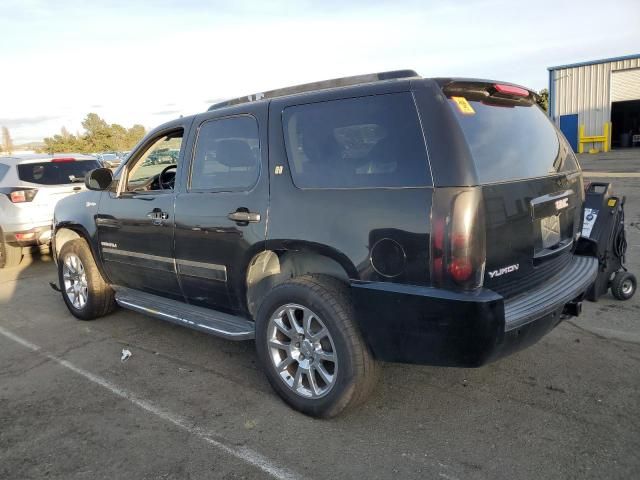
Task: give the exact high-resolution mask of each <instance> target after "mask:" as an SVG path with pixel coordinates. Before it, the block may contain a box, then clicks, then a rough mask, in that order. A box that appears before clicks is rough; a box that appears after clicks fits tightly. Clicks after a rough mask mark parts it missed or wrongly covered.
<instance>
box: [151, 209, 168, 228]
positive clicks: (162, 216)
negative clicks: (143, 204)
mask: <svg viewBox="0 0 640 480" xmlns="http://www.w3.org/2000/svg"><path fill="white" fill-rule="evenodd" d="M147 217H149V218H150V219H151V223H153V224H154V225H162V222H163V221H164V220H167V219H168V218H169V214H168V213H167V212H163V211H162V210H160V209H159V208H154V209H153V211H152V212H149V213H147Z"/></svg>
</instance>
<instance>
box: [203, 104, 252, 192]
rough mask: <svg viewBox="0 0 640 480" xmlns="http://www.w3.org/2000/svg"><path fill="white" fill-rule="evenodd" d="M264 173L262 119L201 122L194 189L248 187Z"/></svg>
mask: <svg viewBox="0 0 640 480" xmlns="http://www.w3.org/2000/svg"><path fill="white" fill-rule="evenodd" d="M259 175H260V141H259V137H258V122H257V120H256V119H255V118H254V117H251V116H249V115H244V116H239V117H230V118H222V119H217V120H209V121H207V122H204V123H203V124H202V125H200V128H199V130H198V138H197V140H196V147H195V153H194V156H193V166H192V168H191V189H192V190H218V191H220V190H248V189H250V188H251V187H253V185H255V183H256V181H257V180H258V176H259Z"/></svg>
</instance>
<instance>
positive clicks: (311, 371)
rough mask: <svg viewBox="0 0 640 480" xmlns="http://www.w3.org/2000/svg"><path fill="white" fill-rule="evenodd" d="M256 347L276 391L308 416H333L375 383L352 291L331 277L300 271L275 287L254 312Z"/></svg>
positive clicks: (361, 397) (362, 397)
mask: <svg viewBox="0 0 640 480" xmlns="http://www.w3.org/2000/svg"><path fill="white" fill-rule="evenodd" d="M256 349H257V351H258V356H259V357H260V360H261V363H262V366H263V368H264V370H265V373H266V375H267V378H268V379H269V382H270V383H271V385H272V386H273V388H274V389H275V390H276V392H277V393H278V394H279V395H280V396H281V397H282V398H283V399H284V400H285V401H286V402H287V403H288V404H289V405H291V406H292V407H293V408H295V409H296V410H299V411H301V412H303V413H305V414H307V415H312V416H315V417H333V416H335V415H337V414H339V413H340V412H342V411H343V410H345V409H347V408H350V407H353V406H355V405H357V404H359V403H361V402H362V401H363V400H365V399H366V398H367V397H368V396H369V394H370V393H371V391H372V390H373V388H374V387H375V384H376V380H377V364H376V361H375V360H374V358H373V357H372V355H371V353H370V351H369V349H368V347H367V345H366V344H365V343H364V341H363V339H362V336H361V335H360V332H359V331H358V328H357V326H356V324H355V313H354V310H353V306H352V305H351V301H350V298H349V291H348V289H347V287H346V286H345V285H344V284H343V283H342V282H340V281H338V280H336V279H333V278H331V277H325V276H318V277H316V276H302V277H298V278H294V279H292V280H290V281H288V282H286V283H283V284H281V285H279V286H277V287H276V288H274V289H273V290H272V291H271V292H270V293H269V294H268V295H267V297H266V298H265V300H264V302H263V303H262V305H261V306H260V309H259V311H258V314H257V317H256Z"/></svg>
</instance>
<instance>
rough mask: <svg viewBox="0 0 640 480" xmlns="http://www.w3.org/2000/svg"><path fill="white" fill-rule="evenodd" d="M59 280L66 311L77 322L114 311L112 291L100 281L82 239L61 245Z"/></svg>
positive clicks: (90, 255)
mask: <svg viewBox="0 0 640 480" xmlns="http://www.w3.org/2000/svg"><path fill="white" fill-rule="evenodd" d="M78 262H79V264H78ZM58 281H59V282H60V290H61V291H62V298H63V299H64V302H65V303H66V304H67V308H68V309H69V311H70V312H71V314H72V315H73V316H74V317H76V318H78V319H80V320H93V319H95V318H98V317H102V316H104V315H106V314H108V313H110V312H112V311H113V310H114V308H115V301H114V292H113V290H112V289H111V287H110V286H109V285H108V284H107V283H106V282H105V281H104V279H103V278H102V275H101V274H100V270H98V267H97V266H96V262H95V260H94V258H93V254H92V253H91V249H90V248H89V245H87V242H86V241H85V240H84V239H82V238H77V239H75V240H71V241H69V242H67V243H65V244H64V245H63V246H62V249H61V250H60V255H58ZM65 281H67V282H68V283H65ZM74 286H77V287H74ZM74 288H77V290H74ZM75 293H78V294H79V296H76V295H75ZM83 298H84V301H82V299H83Z"/></svg>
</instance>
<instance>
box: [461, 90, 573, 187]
mask: <svg viewBox="0 0 640 480" xmlns="http://www.w3.org/2000/svg"><path fill="white" fill-rule="evenodd" d="M448 102H449V103H450V105H451V108H452V109H453V111H454V112H455V115H456V117H457V119H458V122H459V123H460V126H461V127H462V131H463V132H464V136H465V139H466V141H467V144H468V145H469V149H470V150H471V155H472V156H473V161H474V163H475V167H476V171H477V174H478V180H479V181H480V183H495V182H502V181H508V180H517V179H523V178H535V177H543V176H547V175H553V174H555V173H558V172H568V171H574V170H576V169H577V168H578V167H577V164H576V161H575V158H574V156H573V154H572V152H571V150H570V147H569V145H568V144H567V142H566V141H565V140H564V139H563V138H561V137H559V136H558V133H557V131H556V129H555V127H554V126H553V124H552V123H551V122H550V121H549V119H548V118H547V116H546V114H545V113H544V112H543V111H542V110H541V109H540V108H539V107H538V106H537V105H536V104H535V103H523V102H513V103H510V102H509V101H494V100H493V99H491V98H488V99H487V98H483V99H479V98H477V97H476V98H474V96H473V95H467V96H464V93H461V94H456V95H448ZM516 103H517V104H516Z"/></svg>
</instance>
